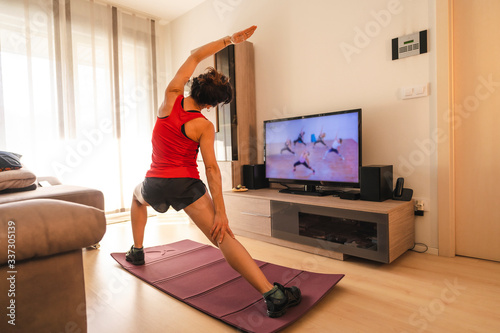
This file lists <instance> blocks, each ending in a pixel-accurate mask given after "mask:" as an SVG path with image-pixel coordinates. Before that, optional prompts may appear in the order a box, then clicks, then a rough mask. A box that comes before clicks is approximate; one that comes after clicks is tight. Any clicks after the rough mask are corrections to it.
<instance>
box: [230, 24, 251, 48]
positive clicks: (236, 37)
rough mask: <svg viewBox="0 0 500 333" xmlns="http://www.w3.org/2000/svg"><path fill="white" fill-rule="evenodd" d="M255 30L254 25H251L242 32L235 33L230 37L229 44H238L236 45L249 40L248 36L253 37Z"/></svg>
mask: <svg viewBox="0 0 500 333" xmlns="http://www.w3.org/2000/svg"><path fill="white" fill-rule="evenodd" d="M255 29H257V26H256V25H252V26H251V27H250V28H248V29H245V30H242V31H239V32H235V33H234V34H233V35H232V36H231V42H232V43H233V44H238V43H242V42H244V41H246V40H247V39H248V38H250V36H252V35H253V33H254V32H255Z"/></svg>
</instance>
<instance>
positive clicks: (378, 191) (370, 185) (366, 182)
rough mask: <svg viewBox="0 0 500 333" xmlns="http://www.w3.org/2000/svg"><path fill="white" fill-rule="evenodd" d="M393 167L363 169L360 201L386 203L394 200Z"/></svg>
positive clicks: (366, 167) (375, 166) (365, 167)
mask: <svg viewBox="0 0 500 333" xmlns="http://www.w3.org/2000/svg"><path fill="white" fill-rule="evenodd" d="M392 192H393V182H392V165H369V166H363V167H361V179H360V199H361V200H367V201H384V200H387V199H392Z"/></svg>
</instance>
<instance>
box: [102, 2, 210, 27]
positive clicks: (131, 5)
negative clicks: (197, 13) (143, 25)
mask: <svg viewBox="0 0 500 333" xmlns="http://www.w3.org/2000/svg"><path fill="white" fill-rule="evenodd" d="M104 1H105V2H107V3H110V4H114V5H116V6H119V7H123V8H128V9H133V10H135V11H138V12H140V13H144V14H148V15H150V16H152V17H155V18H159V19H163V20H165V21H167V22H170V21H172V20H174V19H175V18H177V17H179V16H181V15H183V14H184V13H186V12H188V11H190V10H191V9H193V8H194V7H196V6H198V5H199V4H201V3H202V2H205V1H206V0H140V1H137V0H104Z"/></svg>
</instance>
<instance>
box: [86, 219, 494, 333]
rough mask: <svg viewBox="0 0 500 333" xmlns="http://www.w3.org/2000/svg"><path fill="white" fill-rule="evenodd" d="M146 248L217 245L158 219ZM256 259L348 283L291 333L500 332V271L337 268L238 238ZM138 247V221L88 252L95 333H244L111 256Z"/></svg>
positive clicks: (406, 265)
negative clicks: (134, 230)
mask: <svg viewBox="0 0 500 333" xmlns="http://www.w3.org/2000/svg"><path fill="white" fill-rule="evenodd" d="M146 231H147V232H146V243H145V244H146V246H155V245H161V244H166V243H170V242H175V241H179V240H182V239H186V238H188V239H191V240H194V241H197V242H200V243H206V244H209V242H208V241H207V240H206V239H205V238H204V236H203V235H202V234H201V232H200V231H199V230H198V229H197V228H196V227H195V226H194V225H192V224H190V223H189V222H188V220H187V218H186V217H185V215H183V214H182V213H181V214H172V213H167V214H165V215H163V216H162V217H150V220H149V222H148V226H147V229H146ZM238 238H239V240H240V241H241V242H242V243H243V244H244V245H245V247H246V248H247V250H248V251H249V252H250V254H251V255H252V256H253V257H254V258H255V259H260V260H264V261H267V262H271V263H274V264H279V265H284V266H288V267H293V268H298V269H305V270H309V271H314V272H320V273H342V274H345V275H346V276H345V277H344V279H343V280H341V281H340V283H339V284H338V285H337V286H336V287H335V288H333V290H332V291H331V292H330V293H328V294H327V295H326V297H325V298H324V299H323V300H321V301H320V302H319V303H318V304H317V305H316V306H315V307H314V308H313V309H312V310H311V311H310V312H309V313H307V314H306V315H305V316H304V317H303V318H302V319H300V320H299V321H297V322H296V323H294V324H293V325H291V326H290V327H288V328H287V329H285V330H284V332H342V333H345V332H397V333H405V332H408V333H409V332H481V333H484V332H500V315H499V314H500V312H499V311H500V310H499V309H500V263H496V262H489V261H484V260H477V259H471V258H463V257H456V258H444V257H439V256H434V255H429V254H420V253H415V252H407V253H406V254H404V255H403V256H402V257H400V258H399V259H397V260H396V261H395V262H393V263H392V264H389V265H387V264H379V263H374V262H370V261H366V260H362V259H355V258H352V259H348V260H347V261H337V260H334V259H329V258H325V257H321V256H317V255H313V254H310V253H305V252H300V251H296V250H292V249H287V248H283V247H280V246H276V245H271V244H266V243H263V242H259V241H255V240H251V239H247V238H243V237H238ZM131 244H132V235H131V227H130V222H122V223H115V224H111V225H108V229H107V231H106V235H105V236H104V238H103V240H102V241H101V248H100V249H99V250H90V249H89V250H84V253H83V256H84V266H85V283H86V291H87V320H88V332H89V333H100V332H120V333H128V332H130V333H135V332H144V333H156V332H196V333H198V332H218V333H219V332H236V330H235V329H234V328H232V327H230V326H227V325H226V324H224V323H222V322H220V321H218V320H216V319H213V318H211V317H209V316H207V315H205V314H203V313H201V312H199V311H198V310H196V309H193V308H191V307H189V306H188V305H185V304H184V303H182V302H180V301H177V300H175V299H173V298H172V297H170V296H168V295H166V294H164V293H162V292H161V291H159V290H157V289H155V288H154V287H152V286H150V285H148V284H146V283H144V282H143V281H141V280H139V279H137V278H135V277H134V276H132V275H131V274H129V273H127V272H125V271H124V270H123V269H121V268H120V267H119V266H118V264H117V263H116V262H115V261H114V260H113V259H112V258H111V256H110V253H111V252H125V251H126V250H127V249H128V248H129V247H130V245H131Z"/></svg>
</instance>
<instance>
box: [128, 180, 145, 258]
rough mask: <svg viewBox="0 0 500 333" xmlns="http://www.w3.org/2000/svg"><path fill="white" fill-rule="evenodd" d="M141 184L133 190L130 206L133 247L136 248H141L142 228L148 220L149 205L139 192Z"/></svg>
mask: <svg viewBox="0 0 500 333" xmlns="http://www.w3.org/2000/svg"><path fill="white" fill-rule="evenodd" d="M141 187H142V184H139V185H138V186H137V187H136V188H135V190H134V196H133V198H132V206H131V208H130V220H131V221H132V234H133V236H134V247H135V248H137V249H140V248H142V242H143V240H144V229H145V228H146V222H147V221H148V208H147V206H149V205H148V204H147V203H146V202H145V201H144V199H143V198H142V195H141V194H140V191H141Z"/></svg>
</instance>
